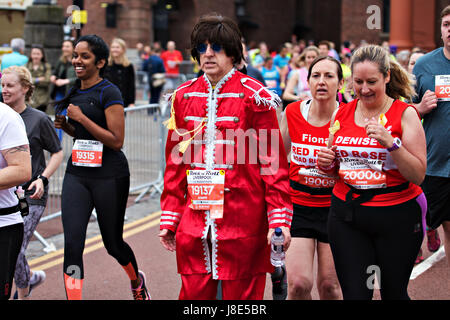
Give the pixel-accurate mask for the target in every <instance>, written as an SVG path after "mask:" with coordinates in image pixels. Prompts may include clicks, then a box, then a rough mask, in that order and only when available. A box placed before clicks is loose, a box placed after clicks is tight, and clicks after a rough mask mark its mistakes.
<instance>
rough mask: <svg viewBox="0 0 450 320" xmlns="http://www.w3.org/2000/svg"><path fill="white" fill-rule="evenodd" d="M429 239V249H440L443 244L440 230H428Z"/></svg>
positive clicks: (434, 250)
mask: <svg viewBox="0 0 450 320" xmlns="http://www.w3.org/2000/svg"><path fill="white" fill-rule="evenodd" d="M427 239H428V241H427V247H428V250H429V251H430V252H436V251H438V250H439V247H440V246H441V239H440V238H439V233H438V231H437V230H436V229H435V230H429V231H427Z"/></svg>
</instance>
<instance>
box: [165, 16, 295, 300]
mask: <svg viewBox="0 0 450 320" xmlns="http://www.w3.org/2000/svg"><path fill="white" fill-rule="evenodd" d="M191 48H192V49H191V54H192V56H193V58H194V59H195V60H197V61H198V62H199V64H200V67H201V68H202V70H203V71H204V75H203V76H202V77H200V78H198V79H193V80H190V81H188V82H186V83H184V84H183V85H181V86H180V87H179V88H178V89H177V90H176V91H175V92H174V93H173V94H172V96H171V99H170V104H171V118H170V119H169V121H168V122H167V126H168V128H169V133H168V138H167V144H166V161H167V163H166V170H165V175H164V191H163V194H162V196H161V208H162V214H161V222H160V229H161V232H160V235H159V236H160V240H161V243H162V245H163V246H164V247H165V248H166V249H168V250H170V251H174V250H175V249H176V257H177V266H178V272H179V273H180V274H181V280H182V287H181V291H180V299H189V300H191V299H204V300H210V299H215V298H216V296H217V288H218V283H219V281H221V288H222V292H221V294H222V297H223V299H226V300H228V299H232V300H234V299H262V298H263V296H264V288H265V282H266V273H267V272H272V271H273V267H272V266H271V264H270V246H269V241H270V238H271V235H272V233H273V232H274V229H275V228H276V227H281V229H282V230H283V234H284V236H285V243H284V245H285V250H286V249H287V248H288V246H289V243H290V232H289V229H290V224H291V220H292V202H291V199H290V196H289V180H288V179H289V178H288V164H287V159H286V153H285V151H284V147H283V142H282V139H281V135H280V131H279V126H278V122H277V117H276V110H275V109H276V108H277V107H278V106H279V105H280V104H281V100H280V98H279V97H278V96H276V95H275V94H274V93H272V92H270V91H268V90H266V89H265V88H264V87H263V86H262V85H261V83H259V82H258V81H256V80H254V79H253V78H250V77H248V76H246V75H245V74H242V73H240V72H239V71H237V70H236V69H235V66H236V65H238V64H239V63H240V62H241V61H242V45H241V33H240V31H239V29H238V27H237V25H236V24H235V23H234V22H233V21H232V20H231V19H229V18H226V17H222V16H217V15H208V16H205V17H202V18H200V20H199V22H198V23H197V25H196V26H195V27H194V29H193V32H192V34H191Z"/></svg>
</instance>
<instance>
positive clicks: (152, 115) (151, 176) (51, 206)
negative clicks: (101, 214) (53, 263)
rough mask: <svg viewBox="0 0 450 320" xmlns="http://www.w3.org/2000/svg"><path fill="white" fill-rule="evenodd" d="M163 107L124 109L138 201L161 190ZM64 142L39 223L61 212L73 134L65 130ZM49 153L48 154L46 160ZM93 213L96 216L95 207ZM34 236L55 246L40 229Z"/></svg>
mask: <svg viewBox="0 0 450 320" xmlns="http://www.w3.org/2000/svg"><path fill="white" fill-rule="evenodd" d="M164 103H165V102H164ZM161 106H163V107H164V108H161ZM161 109H162V110H167V108H165V105H162V104H161V105H160V104H146V105H140V106H135V107H129V108H126V109H125V141H124V146H123V149H122V151H123V152H124V154H125V156H126V157H127V159H128V165H129V167H130V196H136V198H135V200H134V201H135V203H137V202H139V201H141V200H142V198H143V197H144V196H145V195H146V194H147V193H149V195H150V197H153V196H154V195H155V194H157V193H161V192H162V188H163V174H164V168H165V159H164V145H165V141H166V135H167V130H166V129H165V127H164V125H163V121H164V120H165V119H164V118H165V116H164V115H161ZM61 144H62V148H63V153H64V158H63V161H62V163H61V165H60V166H59V168H58V169H57V170H56V172H55V173H54V174H53V175H52V176H51V177H50V178H49V196H48V200H47V206H46V209H45V212H44V214H43V217H42V218H41V220H40V223H43V222H46V221H49V220H52V219H55V218H57V217H60V216H61V191H62V183H63V179H64V173H65V171H66V165H67V161H68V159H69V157H70V154H71V151H72V144H73V138H72V137H70V136H69V135H67V134H63V137H62V141H61ZM49 156H50V155H49V154H47V162H48V158H49ZM93 216H94V218H96V213H95V210H94V212H93ZM34 236H35V237H36V238H37V239H38V240H39V241H40V242H41V243H42V244H43V245H44V249H43V250H44V251H45V252H50V251H55V250H56V249H55V246H54V245H53V243H49V242H47V241H46V239H45V238H44V237H43V236H42V235H40V234H39V233H38V232H37V231H35V232H34Z"/></svg>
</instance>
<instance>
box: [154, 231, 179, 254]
mask: <svg viewBox="0 0 450 320" xmlns="http://www.w3.org/2000/svg"><path fill="white" fill-rule="evenodd" d="M158 236H159V242H161V244H162V246H163V247H164V248H166V250H169V251H175V250H176V245H177V244H176V241H175V233H174V232H173V231H171V230H169V229H162V230H161V231H160V232H159V235H158Z"/></svg>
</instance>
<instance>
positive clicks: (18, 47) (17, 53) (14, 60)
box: [1, 38, 28, 71]
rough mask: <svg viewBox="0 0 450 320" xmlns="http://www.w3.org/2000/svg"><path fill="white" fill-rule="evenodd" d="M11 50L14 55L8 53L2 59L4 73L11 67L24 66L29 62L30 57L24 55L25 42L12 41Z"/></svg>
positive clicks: (20, 40)
mask: <svg viewBox="0 0 450 320" xmlns="http://www.w3.org/2000/svg"><path fill="white" fill-rule="evenodd" d="M11 50H12V53H7V54H5V55H3V57H2V67H1V70H2V71H3V70H4V69H6V68H9V67H11V66H24V65H25V64H26V63H27V62H28V57H27V56H25V55H24V52H25V40H23V39H22V38H13V39H12V40H11Z"/></svg>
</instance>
